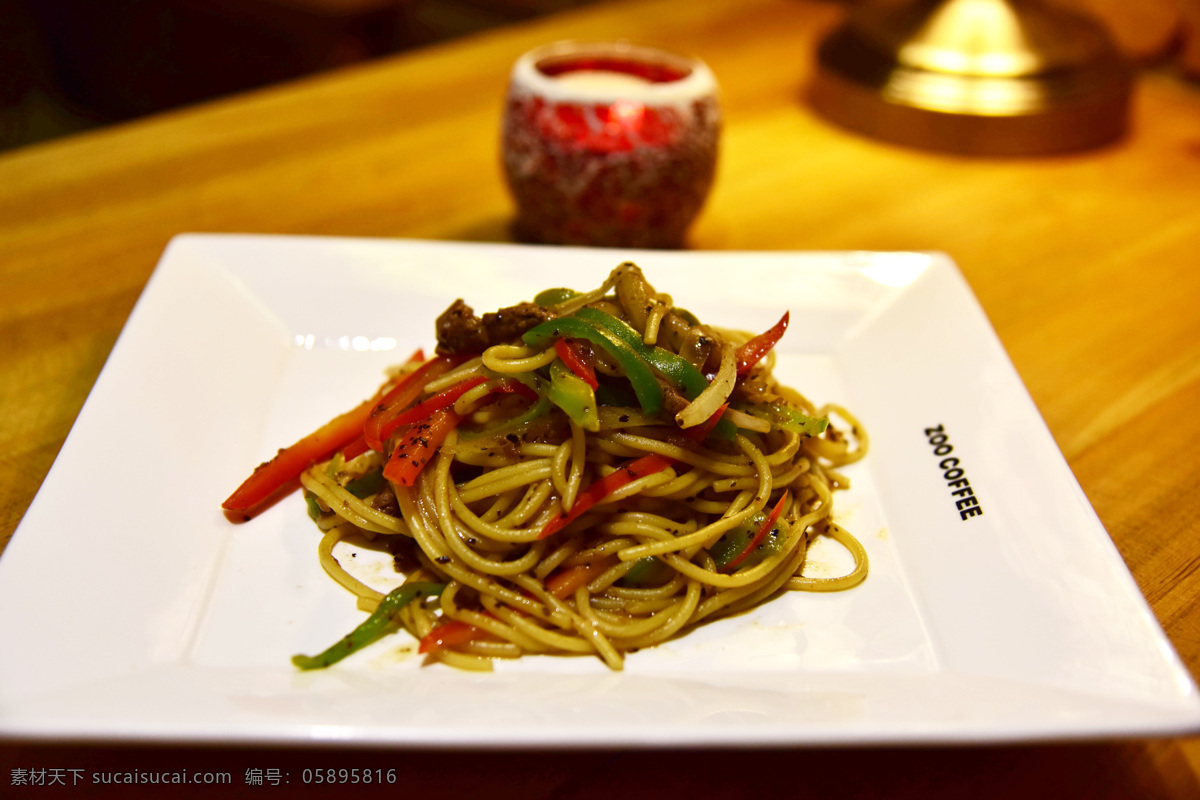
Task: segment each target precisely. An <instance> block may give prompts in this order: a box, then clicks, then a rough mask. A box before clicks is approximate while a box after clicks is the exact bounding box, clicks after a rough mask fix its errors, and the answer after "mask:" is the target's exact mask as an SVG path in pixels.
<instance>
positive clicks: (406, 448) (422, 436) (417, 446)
mask: <svg viewBox="0 0 1200 800" xmlns="http://www.w3.org/2000/svg"><path fill="white" fill-rule="evenodd" d="M461 421H462V416H461V415H459V414H455V413H454V411H452V410H451V409H449V408H440V409H438V410H437V411H434V412H433V413H432V414H430V415H429V417H428V418H426V419H423V420H421V421H419V422H416V423H413V424H412V425H411V426H410V427H409V429H408V432H407V433H406V434H405V435H404V437H403V438H402V439H401V440H400V441H399V442H397V443H396V447H395V449H394V450H392V454H391V456H390V457H389V458H388V463H387V464H386V465H385V466H384V468H383V477H385V478H387V479H388V480H389V481H391V482H392V483H398V484H400V485H401V486H412V485H413V483H414V482H415V481H416V480H417V476H418V475H420V474H421V470H423V469H425V465H426V464H428V463H429V461H430V459H432V458H433V454H434V453H436V452H437V449H438V448H439V447H441V446H442V442H444V441H445V440H446V436H448V435H449V433H450V431H452V430H454V428H455V426H457V425H458V423H459V422H461Z"/></svg>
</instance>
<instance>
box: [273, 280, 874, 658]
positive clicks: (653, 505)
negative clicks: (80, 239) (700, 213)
mask: <svg viewBox="0 0 1200 800" xmlns="http://www.w3.org/2000/svg"><path fill="white" fill-rule="evenodd" d="M614 321H615V322H618V323H619V325H621V326H623V327H621V328H616V327H614V326H613V322H614ZM786 324H787V317H786V315H785V318H784V319H783V320H781V324H780V325H778V326H776V328H775V329H773V330H774V332H775V335H774V337H773V338H772V336H771V335H769V334H770V333H771V332H768V334H764V335H763V336H760V337H754V336H751V335H750V334H746V333H740V332H733V331H726V330H720V329H716V328H713V327H711V326H708V325H705V324H703V323H701V322H699V321H698V320H696V319H695V318H694V317H693V316H692V315H691V314H690V313H689V312H687V311H684V310H682V309H679V308H676V307H674V305H673V303H672V300H671V298H670V297H669V296H667V295H665V294H662V293H659V292H657V291H655V290H654V289H653V287H651V286H650V284H649V283H647V282H646V280H645V277H644V276H643V275H642V273H641V270H640V269H639V268H638V267H636V266H635V265H633V264H629V263H626V264H622V265H620V266H619V267H618V268H617V269H616V270H614V271H613V273H612V274H611V275H610V276H609V278H608V279H607V280H606V281H605V282H604V284H603V285H601V286H600V287H599V288H598V289H596V290H594V291H591V292H587V293H583V294H580V293H576V292H573V291H570V290H550V291H547V292H543V293H542V294H540V295H538V297H537V298H535V302H534V303H526V304H521V306H519V307H513V309H504V310H501V311H499V312H497V313H496V314H489V315H485V316H484V318H483V319H482V320H480V319H479V318H477V317H475V316H474V315H473V312H471V310H470V309H469V308H468V307H466V306H464V305H463V304H462V302H461V301H459V302H458V303H457V304H456V305H455V306H452V307H451V309H448V310H447V312H446V313H445V314H443V315H442V317H440V318H439V320H438V334H439V347H438V354H437V355H436V356H435V357H434V358H431V359H422V358H419V357H418V358H414V360H413V361H411V362H410V363H409V364H407V365H405V366H404V367H402V368H400V369H399V370H398V371H397V372H396V374H395V375H393V376H392V378H391V380H390V382H389V384H388V385H387V387H385V388H389V387H391V388H394V387H397V386H401V385H404V384H405V382H406V381H407V382H408V383H409V384H411V382H412V381H413V380H414V376H415V378H416V380H418V381H419V380H421V379H422V377H423V376H424V375H425V374H433V375H434V377H432V378H431V379H429V380H428V381H426V382H424V383H423V384H422V385H420V386H419V392H417V393H416V395H415V398H414V399H413V400H412V401H411V402H409V403H407V404H406V406H405V407H404V408H399V409H397V408H385V406H386V403H385V402H382V401H381V402H380V403H379V404H378V405H377V406H375V407H374V408H373V410H372V413H373V417H372V419H373V420H374V421H375V424H376V425H377V426H379V425H381V424H382V423H381V422H380V419H381V418H383V419H384V420H385V421H386V419H387V418H388V417H389V416H390V417H392V418H398V419H401V420H403V419H406V418H405V417H400V416H398V415H400V414H403V413H405V412H406V411H407V413H408V417H411V418H413V419H414V420H415V421H412V422H408V423H406V424H402V425H399V426H397V427H396V429H395V430H394V431H391V432H390V433H389V434H388V437H387V439H386V441H383V442H382V447H380V448H378V449H375V448H368V449H365V452H355V451H356V450H362V449H363V448H362V447H358V448H347V449H346V450H344V451H343V452H339V453H338V454H336V455H334V456H333V458H332V459H330V460H328V461H324V462H322V463H318V464H315V465H313V466H311V467H310V468H308V469H307V470H305V471H304V472H303V474H302V475H301V483H302V485H303V487H304V489H305V494H306V497H307V500H308V504H309V509H310V514H311V516H313V518H314V519H315V521H316V524H317V526H318V527H319V529H320V530H321V531H322V533H323V536H322V539H321V542H320V545H319V548H318V550H319V555H320V559H321V563H322V565H323V566H324V568H325V569H326V570H327V571H328V572H329V574H330V575H331V576H332V577H333V578H334V579H335V580H337V581H338V582H339V583H341V584H342V585H343V586H345V587H346V588H347V589H349V590H350V591H351V592H353V593H354V594H355V595H357V597H358V603H359V607H360V608H361V609H363V610H366V611H373V612H376V617H375V619H374V624H375V626H376V628H379V629H380V630H381V631H386V630H391V629H394V628H396V627H403V628H404V629H406V630H407V631H408V632H409V633H411V634H412V635H413V636H414V637H416V638H417V639H420V640H421V648H420V649H421V651H422V652H423V653H426V654H427V656H428V657H429V658H430V659H433V660H439V661H442V662H444V663H446V664H449V665H452V666H455V667H460V668H466V669H490V668H491V665H492V660H493V659H496V658H517V657H520V656H522V655H526V654H559V655H566V654H579V655H584V654H588V655H595V656H598V657H599V658H601V659H602V660H603V661H604V662H605V663H606V664H607V665H608V666H609V667H611V668H612V669H621V668H622V665H623V661H624V656H625V654H626V653H630V652H632V651H635V650H638V649H641V648H645V647H650V646H653V645H656V644H658V643H660V642H664V641H666V640H668V639H671V638H672V637H676V636H678V635H680V634H681V633H684V632H686V631H688V630H690V629H692V628H694V627H696V626H697V625H700V624H702V623H704V622H707V621H710V620H715V619H718V618H721V617H726V616H729V615H731V614H737V613H739V612H742V611H745V610H746V609H750V608H753V607H755V606H757V605H759V604H761V603H763V602H764V601H766V600H768V599H770V598H772V597H774V596H776V595H777V594H779V593H780V592H783V591H788V590H805V591H828V590H837V589H844V588H848V587H852V586H854V585H856V584H857V583H859V582H860V581H861V580H862V579H863V578H864V577H865V575H866V570H867V559H866V554H865V552H864V550H863V548H862V546H861V544H859V543H858V542H857V541H856V540H855V539H854V538H853V537H852V536H851V535H850V534H848V533H847V532H846V531H844V530H843V529H842V528H840V527H839V526H838V525H837V524H835V523H834V521H833V518H832V514H833V494H834V492H835V491H837V490H839V489H844V488H846V486H847V485H848V483H847V480H846V478H845V477H844V476H842V475H841V474H839V473H838V472H837V471H836V470H837V469H838V468H839V467H841V466H843V465H846V464H849V463H851V462H853V461H856V460H858V459H859V458H861V457H862V456H863V455H864V453H865V452H866V446H867V440H866V435H865V433H864V431H863V430H862V428H861V427H860V426H859V424H858V423H857V421H856V420H855V419H854V417H853V416H851V414H850V413H849V412H847V411H846V410H845V409H842V408H840V407H838V406H825V407H822V408H817V407H814V406H813V405H812V404H811V403H810V402H809V401H808V400H806V399H805V398H804V397H803V396H801V395H800V394H799V393H797V392H796V391H795V390H793V389H791V388H788V387H785V386H781V385H779V384H778V382H777V381H776V380H775V379H774V377H773V376H772V373H771V367H772V365H773V362H774V353H773V352H771V351H770V347H771V346H773V344H774V340H777V339H778V335H781V334H782V328H783V327H786ZM597 332H598V333H597ZM583 333H586V336H585V335H581V334H583ZM631 336H632V337H634V339H636V340H637V341H634V339H630V338H629V337H631ZM588 337H591V338H588ZM764 348H765V349H764ZM630 354H633V355H635V356H638V358H639V359H640V361H634V360H632V359H631V355H630ZM760 354H761V356H762V357H759V356H760ZM739 359H741V360H743V361H744V360H746V359H751V360H752V363H749V364H744V363H741V361H739ZM435 361H436V362H438V363H439V364H440V365H441V369H440V372H439V371H438V370H433V369H430V368H429V367H428V366H427V365H429V364H431V363H434V362H435ZM681 362H683V363H681ZM643 364H648V365H649V366H650V368H651V369H650V372H648V373H647V372H645V371H643V370H642V366H643ZM634 366H637V368H638V369H637V371H636V372H634V371H633V368H634ZM593 375H594V380H593ZM647 375H649V376H650V377H649V379H647ZM697 375H700V376H702V380H701V381H699V382H697V378H696V376H697ZM590 382H594V383H595V388H594V389H593V388H592V387H591V385H590ZM581 385H583V386H587V387H588V388H587V389H586V390H581V389H580V386H581ZM431 398H433V399H432V400H431ZM439 405H440V406H441V410H440V411H438V410H436V407H437V406H439ZM430 408H434V409H435V410H434V411H432V412H431V414H433V415H437V414H442V416H440V417H436V418H435V417H434V416H426V411H427V410H428V409H430ZM413 409H416V410H415V411H414V410H413ZM435 419H436V421H435ZM445 419H450V422H449V423H445V422H444V420H445ZM835 423H837V424H835ZM369 424H370V423H369ZM369 424H368V426H369ZM439 425H440V426H441V427H438V426H439ZM423 426H424V427H423ZM447 427H448V428H449V429H448V430H445V431H443V430H442V429H443V428H447ZM384 430H387V428H386V427H385V428H384ZM426 432H428V433H430V434H431V436H424V435H423V434H424V433H426ZM438 436H444V438H442V440H441V443H440V447H438V446H437V442H436V441H433V442H430V441H429V439H430V438H433V439H436V437H438ZM423 439H424V440H425V441H424V443H422V440H423ZM406 448H413V452H412V453H410V452H409V450H408V449H406ZM416 451H420V454H419V455H418V454H417V452H416ZM410 455H411V456H412V457H411V458H410V457H409V456H410ZM401 462H403V463H401ZM397 475H402V477H400V479H399V480H397V479H396V476H397ZM406 484H407V485H406ZM817 536H827V537H831V538H832V539H834V540H836V541H838V542H839V543H841V544H842V545H844V546H845V547H846V548H847V549H848V550H849V551H850V553H851V554H852V555H853V557H854V562H855V568H854V570H853V571H852V572H851V573H850V574H848V575H846V576H844V577H840V578H819V579H818V578H809V577H804V576H803V575H802V574H801V568H802V566H803V565H804V560H805V554H806V551H807V548H808V544H809V543H810V541H812V540H813V538H814V537H817ZM342 540H347V541H349V542H352V543H357V544H359V545H360V546H370V547H374V548H381V549H383V550H385V551H386V552H388V553H390V554H392V555H393V556H394V558H395V563H396V565H397V570H398V571H399V572H401V573H402V574H403V575H404V584H405V586H407V587H409V590H408V591H407V592H400V590H398V592H397V593H393V595H397V596H399V594H404V595H405V597H403V598H402V599H399V600H397V599H396V598H395V597H393V596H392V595H388V596H387V597H385V595H384V594H382V593H380V592H378V591H376V590H374V589H372V588H370V587H368V586H366V585H365V584H363V583H362V582H360V581H359V580H357V579H356V578H355V577H353V576H352V575H351V574H350V573H348V572H347V571H346V570H345V569H343V567H342V566H341V565H340V564H339V563H338V561H337V559H336V558H335V557H334V555H333V549H334V546H335V545H336V544H337V543H338V542H339V541H342ZM401 588H402V589H403V588H404V587H401ZM385 602H387V605H385V606H381V603H385ZM393 606H395V607H394V608H393ZM380 609H382V610H380ZM378 632H379V631H377V632H376V633H373V634H371V638H374V637H375V636H377V635H378ZM364 643H366V640H365V639H362V640H358V641H351V639H350V637H348V638H347V640H343V643H342V644H343V645H344V650H345V651H346V652H349V651H352V650H353V649H355V648H357V647H359V646H361V645H362V644H364ZM331 649H332V648H331ZM344 654H345V653H343V655H344ZM338 657H340V656H338ZM297 659H305V661H304V663H303V664H302V662H301V661H297V662H296V663H297V664H298V665H302V666H305V668H310V667H312V666H325V665H326V664H327V663H331V662H332V660H336V658H330V659H326V660H324V661H321V662H320V663H314V662H313V660H312V659H311V658H310V657H302V656H298V657H297Z"/></svg>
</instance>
